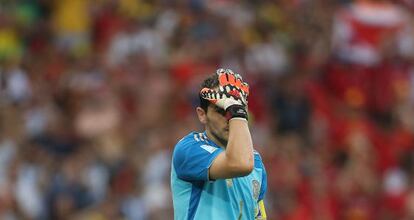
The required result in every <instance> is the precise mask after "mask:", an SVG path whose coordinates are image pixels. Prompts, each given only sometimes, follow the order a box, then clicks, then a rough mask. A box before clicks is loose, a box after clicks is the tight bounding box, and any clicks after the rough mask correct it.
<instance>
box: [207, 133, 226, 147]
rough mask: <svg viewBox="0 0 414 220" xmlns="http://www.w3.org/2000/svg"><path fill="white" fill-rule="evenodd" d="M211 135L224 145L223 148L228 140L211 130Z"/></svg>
mask: <svg viewBox="0 0 414 220" xmlns="http://www.w3.org/2000/svg"><path fill="white" fill-rule="evenodd" d="M211 135H213V137H214V139H216V140H217V141H218V142H219V143H220V144H221V145H223V146H224V148H226V146H227V142H228V139H227V138H224V137H222V136H220V135H218V134H217V133H215V132H213V131H212V132H211Z"/></svg>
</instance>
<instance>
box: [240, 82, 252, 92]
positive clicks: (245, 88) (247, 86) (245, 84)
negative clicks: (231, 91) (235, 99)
mask: <svg viewBox="0 0 414 220" xmlns="http://www.w3.org/2000/svg"><path fill="white" fill-rule="evenodd" d="M240 89H241V90H242V91H243V92H244V93H245V94H246V95H249V92H250V91H249V90H250V87H249V84H247V83H246V82H243V83H242V84H241V86H240Z"/></svg>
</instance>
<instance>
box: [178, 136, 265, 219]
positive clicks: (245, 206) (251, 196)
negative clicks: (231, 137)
mask: <svg viewBox="0 0 414 220" xmlns="http://www.w3.org/2000/svg"><path fill="white" fill-rule="evenodd" d="M221 152H223V149H221V148H220V147H219V146H218V145H216V144H215V143H214V142H212V141H211V140H209V139H208V138H207V136H206V135H205V133H197V132H192V133H190V134H188V135H187V136H185V137H184V138H183V139H182V140H181V141H179V142H178V143H177V145H176V146H175V149H174V153H173V159H172V169H171V191H172V195H173V205H174V219H175V220H189V219H191V220H193V219H194V220H211V219H241V220H252V219H255V216H256V215H257V213H258V204H257V202H258V201H259V200H261V199H263V197H264V194H265V192H266V188H267V183H266V171H265V169H264V166H263V163H262V159H261V157H260V155H259V154H258V153H257V152H255V154H254V156H255V168H254V170H253V171H252V173H250V174H249V175H247V176H244V177H238V178H232V179H218V180H215V181H209V180H208V169H209V167H210V166H211V164H212V162H213V161H214V159H215V158H216V157H217V156H218V155H219V154H220V153H221Z"/></svg>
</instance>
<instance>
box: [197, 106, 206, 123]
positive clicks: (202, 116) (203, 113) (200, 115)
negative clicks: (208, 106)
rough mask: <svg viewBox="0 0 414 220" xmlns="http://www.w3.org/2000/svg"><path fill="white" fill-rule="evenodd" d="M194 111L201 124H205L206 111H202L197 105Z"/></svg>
mask: <svg viewBox="0 0 414 220" xmlns="http://www.w3.org/2000/svg"><path fill="white" fill-rule="evenodd" d="M196 112H197V116H198V120H199V121H200V122H201V123H202V124H207V113H206V111H204V109H202V108H200V107H197V108H196Z"/></svg>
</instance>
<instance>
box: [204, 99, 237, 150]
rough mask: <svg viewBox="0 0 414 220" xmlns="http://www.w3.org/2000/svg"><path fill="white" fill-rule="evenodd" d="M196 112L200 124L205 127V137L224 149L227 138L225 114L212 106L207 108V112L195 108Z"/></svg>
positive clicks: (227, 125)
mask: <svg viewBox="0 0 414 220" xmlns="http://www.w3.org/2000/svg"><path fill="white" fill-rule="evenodd" d="M196 111H197V114H198V118H199V120H200V122H201V123H202V124H204V126H205V129H206V133H207V136H208V137H209V138H210V139H211V140H213V141H214V142H215V143H216V144H218V145H220V146H221V147H225V146H226V145H227V141H228V138H229V123H228V121H227V119H226V117H225V114H226V112H225V111H224V110H223V109H221V108H219V107H217V106H215V105H213V104H210V105H209V106H208V108H207V112H206V111H205V110H204V109H202V108H200V107H197V109H196Z"/></svg>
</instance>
